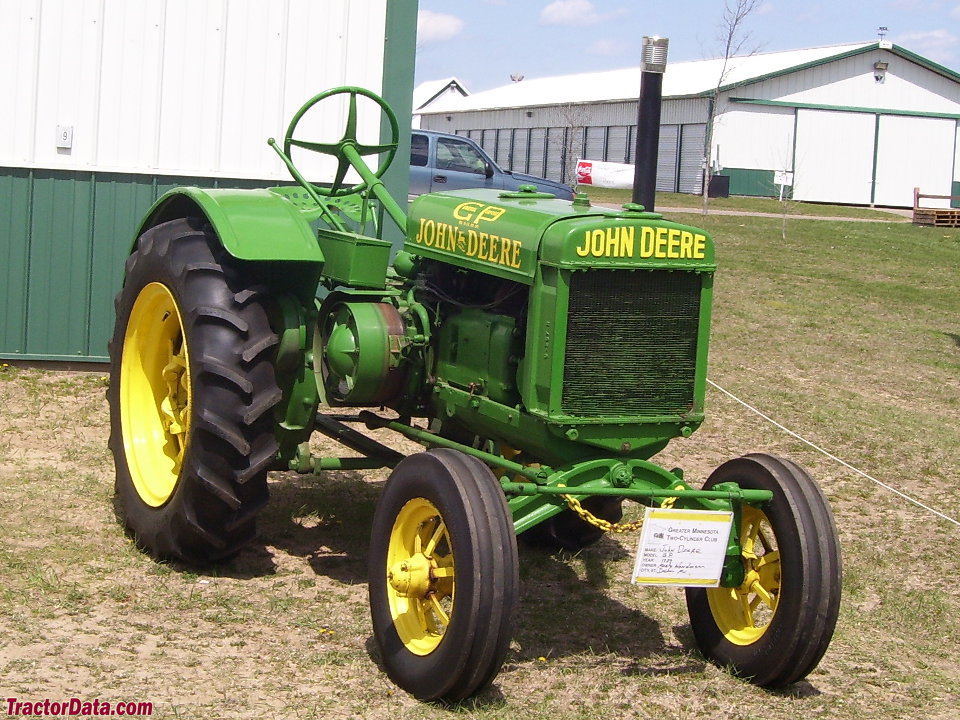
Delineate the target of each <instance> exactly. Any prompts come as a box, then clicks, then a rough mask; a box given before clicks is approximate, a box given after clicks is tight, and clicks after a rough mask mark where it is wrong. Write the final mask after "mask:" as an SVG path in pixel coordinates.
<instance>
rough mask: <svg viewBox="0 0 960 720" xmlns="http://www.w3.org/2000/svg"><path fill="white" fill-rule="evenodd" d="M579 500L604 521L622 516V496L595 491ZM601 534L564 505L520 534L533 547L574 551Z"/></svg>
mask: <svg viewBox="0 0 960 720" xmlns="http://www.w3.org/2000/svg"><path fill="white" fill-rule="evenodd" d="M580 504H581V505H583V507H584V509H586V510H589V511H590V512H591V513H593V514H594V515H596V516H597V517H598V518H601V519H602V520H606V521H607V522H612V523H618V522H620V520H622V519H623V499H622V498H618V497H611V496H599V495H595V496H594V497H588V498H587V499H586V500H583V501H581V503H580ZM603 536H604V531H603V530H601V529H600V528H598V527H597V526H596V525H591V524H590V523H588V522H586V521H585V520H582V519H581V518H580V517H578V516H577V514H576V513H575V512H573V511H572V510H569V509H567V510H564V511H563V512H560V513H557V514H556V515H554V516H553V517H550V518H547V519H546V520H544V521H543V522H542V523H539V524H537V525H534V526H533V527H532V528H530V529H529V530H527V531H526V532H525V533H523V534H522V535H521V536H520V537H521V538H522V539H523V540H525V541H526V542H527V544H529V545H532V546H534V547H540V548H544V549H546V550H552V551H554V550H569V551H571V552H577V551H578V550H583V549H584V548H585V547H589V546H590V545H593V544H594V543H595V542H597V541H598V540H599V539H600V538H602V537H603Z"/></svg>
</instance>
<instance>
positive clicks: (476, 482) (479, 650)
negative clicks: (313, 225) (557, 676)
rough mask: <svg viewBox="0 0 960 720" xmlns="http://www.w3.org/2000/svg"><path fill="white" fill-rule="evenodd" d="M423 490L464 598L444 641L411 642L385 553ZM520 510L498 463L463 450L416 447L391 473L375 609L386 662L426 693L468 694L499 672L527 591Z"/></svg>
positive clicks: (379, 539)
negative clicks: (393, 602) (516, 513)
mask: <svg viewBox="0 0 960 720" xmlns="http://www.w3.org/2000/svg"><path fill="white" fill-rule="evenodd" d="M417 498H423V499H426V500H428V501H429V502H430V503H432V504H433V505H434V506H435V507H436V509H437V510H438V511H439V513H440V516H441V517H442V519H443V521H444V523H445V524H446V526H447V530H448V532H449V535H450V542H451V545H452V546H453V548H454V559H455V566H454V580H455V583H456V585H455V594H456V604H455V606H454V609H453V612H452V614H451V616H450V621H449V625H448V626H447V628H446V631H445V633H444V634H443V635H442V639H441V640H440V642H439V645H438V646H437V647H436V648H435V649H434V650H433V651H432V652H429V654H426V655H418V654H415V653H413V652H411V651H410V650H409V649H407V647H406V646H405V645H404V643H403V641H402V640H401V638H400V636H399V634H398V632H397V628H396V626H395V625H394V621H393V618H392V615H391V610H390V601H389V599H388V595H387V583H388V580H387V570H388V568H387V567H386V566H387V553H388V547H389V543H390V536H391V532H392V530H393V527H394V522H395V519H396V518H397V517H398V515H399V513H400V510H401V508H403V507H404V505H406V504H407V502H408V501H410V500H414V499H417ZM518 568H519V564H518V559H517V542H516V536H515V534H514V532H513V520H512V517H511V514H510V510H509V508H508V507H507V503H506V498H505V497H504V495H503V492H502V491H501V489H500V484H499V483H498V482H497V480H496V478H495V477H494V475H493V473H492V472H491V470H490V468H488V467H487V466H486V465H484V464H483V463H482V462H480V461H479V460H477V459H476V458H473V457H470V456H468V455H465V454H463V453H461V452H459V451H456V450H450V449H445V448H441V449H434V450H429V451H427V452H422V453H417V454H415V455H411V456H409V457H407V458H406V459H404V460H403V461H402V462H400V463H399V464H398V465H397V467H396V468H395V469H394V470H393V472H392V473H391V475H390V479H389V480H388V481H387V484H386V487H385V488H384V491H383V495H382V496H381V498H380V500H379V502H378V504H377V509H376V514H375V516H374V520H373V530H372V537H371V541H370V613H371V617H372V620H373V633H374V638H375V640H376V643H377V646H378V647H379V649H380V654H381V656H382V659H383V664H384V667H385V668H386V671H387V674H388V675H389V676H390V678H391V679H392V680H393V681H394V682H395V683H396V684H397V685H399V686H400V687H401V688H403V689H404V690H406V691H408V692H410V693H411V694H413V695H414V696H416V697H417V698H420V699H421V700H443V701H446V702H454V701H457V700H462V699H464V698H467V697H469V696H471V695H473V694H475V693H476V692H478V691H479V690H481V689H482V688H484V687H485V686H486V685H488V684H489V683H490V682H491V681H492V680H493V678H494V677H495V676H496V674H497V672H498V671H499V669H500V666H501V665H502V664H503V660H504V657H505V656H506V653H507V650H508V648H509V646H510V640H511V637H512V635H513V626H514V618H515V614H516V607H517V601H518V597H519V582H520V581H519V570H518Z"/></svg>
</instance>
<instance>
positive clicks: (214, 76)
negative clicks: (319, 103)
mask: <svg viewBox="0 0 960 720" xmlns="http://www.w3.org/2000/svg"><path fill="white" fill-rule="evenodd" d="M0 17H3V22H2V23H0V61H2V67H4V68H5V69H6V68H12V70H13V71H12V72H6V71H5V72H3V73H0V97H4V98H5V99H9V101H11V102H10V107H13V108H14V109H15V111H14V112H5V113H2V114H0V165H3V166H8V167H45V168H58V169H82V170H111V171H121V172H123V171H130V172H146V173H160V174H186V175H199V176H204V177H217V176H220V177H248V178H264V179H280V178H285V177H286V176H287V175H286V170H285V169H284V168H283V166H282V164H281V163H280V162H279V160H278V159H277V158H276V156H275V154H274V153H273V151H272V150H270V148H269V147H268V146H267V145H266V138H268V137H271V136H282V134H283V132H284V130H285V128H286V123H287V122H288V120H289V118H290V117H291V116H292V115H293V113H294V112H295V111H296V109H297V108H298V107H299V106H300V105H301V104H302V103H303V102H304V101H305V100H306V99H308V98H310V97H311V96H312V95H314V94H316V93H318V92H320V91H322V90H325V89H327V88H330V87H333V86H336V85H361V86H363V87H368V88H370V89H372V90H374V91H379V90H380V88H381V83H382V77H383V52H384V43H383V28H384V23H385V17H386V0H361V1H359V2H358V1H357V0H354V1H353V2H349V1H348V0H325V2H310V0H274V1H273V2H260V1H258V0H204V2H193V1H191V0H43V2H41V0H0ZM345 38H358V39H363V40H364V41H362V42H352V43H348V42H345ZM371 38H375V40H374V41H373V42H369V41H368V40H370V39H371ZM5 104H6V101H5ZM333 105H336V103H334V104H333ZM321 115H322V117H321ZM342 117H343V108H342V107H331V108H330V111H329V112H325V113H320V114H318V115H317V116H316V122H314V123H313V124H311V125H309V126H307V127H305V128H304V131H305V132H310V133H314V137H317V136H320V135H324V133H325V132H326V134H327V135H330V134H333V133H334V131H339V130H340V125H339V122H340V119H341V118H342ZM58 126H61V127H70V128H72V132H73V141H72V147H71V148H58V147H57V128H58ZM360 130H361V132H362V133H364V134H365V135H366V136H367V137H368V138H375V137H378V136H379V130H380V128H379V121H378V120H377V118H376V117H374V115H373V114H372V113H371V114H369V116H365V117H361V128H360ZM338 139H339V138H338ZM317 157H319V156H317ZM332 167H333V166H332V165H331V164H330V162H329V161H324V162H323V163H322V164H319V163H312V164H311V163H307V165H306V167H305V170H306V171H307V172H308V173H316V175H315V176H316V177H322V176H323V174H326V173H328V172H329V168H332Z"/></svg>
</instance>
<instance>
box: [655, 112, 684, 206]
mask: <svg viewBox="0 0 960 720" xmlns="http://www.w3.org/2000/svg"><path fill="white" fill-rule="evenodd" d="M658 148H659V150H658V155H657V191H658V192H676V191H677V163H678V162H679V156H680V126H679V125H661V126H660V142H659V145H658Z"/></svg>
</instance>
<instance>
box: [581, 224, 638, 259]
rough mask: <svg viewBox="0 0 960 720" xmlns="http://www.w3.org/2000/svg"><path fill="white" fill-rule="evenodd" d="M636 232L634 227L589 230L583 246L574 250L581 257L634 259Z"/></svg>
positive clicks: (584, 235)
mask: <svg viewBox="0 0 960 720" xmlns="http://www.w3.org/2000/svg"><path fill="white" fill-rule="evenodd" d="M634 230H635V228H632V227H609V228H604V229H598V230H587V231H585V232H584V234H583V245H580V246H579V247H576V248H574V249H575V250H576V252H577V255H579V256H580V257H587V256H588V255H592V256H593V257H633V246H634V235H635V233H634Z"/></svg>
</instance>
